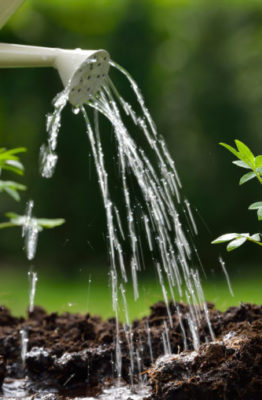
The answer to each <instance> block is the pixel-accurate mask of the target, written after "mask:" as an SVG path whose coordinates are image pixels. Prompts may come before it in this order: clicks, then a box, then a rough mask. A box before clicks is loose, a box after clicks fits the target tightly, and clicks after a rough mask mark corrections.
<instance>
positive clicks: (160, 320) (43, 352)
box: [0, 302, 262, 400]
mask: <svg viewBox="0 0 262 400" xmlns="http://www.w3.org/2000/svg"><path fill="white" fill-rule="evenodd" d="M169 306H170V311H171V315H172V327H171V326H170V321H169V318H168V315H167V310H166V306H165V304H164V303H163V302H159V303H157V304H155V305H153V306H152V307H151V313H150V315H149V316H148V317H146V318H143V319H141V320H136V321H134V323H133V324H132V334H131V327H129V326H123V325H121V324H120V327H119V331H120V342H121V356H122V377H123V381H124V382H126V383H130V381H131V375H130V368H131V367H132V368H133V371H134V375H133V377H132V379H134V381H138V380H139V377H141V376H143V377H145V375H146V374H148V375H149V379H150V382H151V385H152V388H153V394H152V399H159V400H160V399H161V400H165V399H168V400H171V399H173V398H175V399H189V398H190V399H191V398H198V399H202V398H203V399H208V400H212V399H220V398H221V399H231V398H237V399H238V400H240V399H248V400H253V399H254V400H255V399H258V398H261V393H262V388H261V367H262V366H261V357H259V354H261V353H262V352H261V350H262V349H261V340H262V332H261V324H262V307H261V306H257V305H250V304H242V305H241V306H240V307H231V308H229V309H228V310H227V311H226V312H220V311H218V310H216V309H215V307H214V306H213V305H212V304H208V311H209V315H210V320H211V323H212V326H213V330H214V333H215V335H216V338H217V341H216V342H215V343H211V344H209V345H207V344H204V343H206V340H207V339H209V340H210V339H211V338H210V335H209V329H208V326H207V323H206V319H205V314H204V312H203V311H201V310H200V317H201V318H200V319H201V325H200V328H199V336H200V341H201V343H202V345H201V347H200V349H199V352H197V353H196V354H195V353H194V352H183V350H184V340H183V335H182V332H181V327H180V326H181V325H180V323H179V318H178V313H177V311H178V309H179V312H180V320H181V321H182V324H183V326H184V330H185V333H186V337H187V346H188V349H189V350H193V343H192V339H191V334H190V328H189V326H188V322H187V314H188V313H189V308H188V306H186V305H185V304H182V303H179V304H173V303H170V305H169ZM165 325H166V326H168V328H169V333H168V334H169V340H170V347H171V351H172V353H173V354H175V356H172V357H171V358H167V359H164V360H160V361H159V360H157V359H158V358H159V357H160V356H162V355H163V354H164V344H163V333H165V334H166V328H165ZM21 331H24V332H27V335H28V344H27V353H26V357H25V360H24V363H23V362H22V359H21ZM229 332H233V334H232V335H233V336H232V338H234V339H232V340H233V342H234V345H233V344H232V346H231V344H230V343H229V341H230V340H231V339H225V338H224V339H223V337H224V336H225V335H227V334H228V333H229ZM115 333H116V321H115V319H114V318H111V319H109V320H107V321H104V320H102V319H101V318H100V317H97V316H91V315H90V314H86V315H80V314H69V313H64V314H62V315H58V314H57V313H51V314H48V313H47V312H46V311H45V310H44V309H43V308H41V307H35V309H34V312H32V313H29V314H28V316H27V318H26V319H23V318H15V317H13V316H12V315H11V314H10V312H9V311H8V310H7V309H6V308H5V307H0V386H1V384H2V381H3V379H4V377H5V376H6V377H9V378H10V377H11V378H18V377H22V376H24V375H25V374H26V376H28V377H29V378H30V380H31V381H33V382H37V383H38V384H39V382H44V383H46V382H48V384H49V385H50V386H52V387H55V388H56V390H57V391H58V393H60V394H61V393H62V394H63V393H65V392H66V393H67V394H68V393H69V391H70V390H73V391H75V390H76V388H77V390H78V392H77V396H79V393H80V392H81V390H83V393H84V394H85V395H87V393H88V395H92V396H94V395H97V393H99V392H100V391H101V388H102V386H104V385H105V384H108V385H110V383H111V382H112V380H113V379H114V378H115V377H116V370H115V366H116V363H115V343H116V338H115ZM230 334H231V333H230ZM237 341H239V342H238V347H237V345H236V342H237ZM130 345H131V349H132V351H131V352H130ZM230 346H231V347H230ZM178 354H180V355H178ZM156 360H157V361H156ZM155 361H156V364H155V365H154V366H153V367H152V365H153V364H154V362H155ZM244 371H245V372H244ZM237 388H239V390H238V391H237ZM251 389H252V390H253V391H252V390H251ZM258 390H259V392H258ZM247 391H250V393H253V394H252V396H253V397H245V396H246V392H247ZM193 392H194V394H192V393H193ZM207 393H208V395H207ZM228 393H230V396H231V393H233V394H234V396H233V397H228V396H229V395H228ZM256 393H260V397H256ZM179 396H180V397H179ZM183 396H184V397H183ZM201 396H202V397H201ZM208 396H209V397H208ZM219 396H220V397H219ZM221 396H222V397H221ZM223 396H224V397H223ZM241 396H242V397H241Z"/></svg>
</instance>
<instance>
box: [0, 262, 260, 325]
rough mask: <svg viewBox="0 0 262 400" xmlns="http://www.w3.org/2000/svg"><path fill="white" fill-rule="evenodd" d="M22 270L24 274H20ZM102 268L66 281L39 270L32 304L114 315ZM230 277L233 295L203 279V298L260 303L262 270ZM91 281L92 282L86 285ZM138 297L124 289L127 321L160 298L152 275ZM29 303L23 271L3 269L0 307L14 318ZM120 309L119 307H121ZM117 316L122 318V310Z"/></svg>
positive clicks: (218, 282) (220, 282)
mask: <svg viewBox="0 0 262 400" xmlns="http://www.w3.org/2000/svg"><path fill="white" fill-rule="evenodd" d="M23 270H24V271H23ZM103 271H105V269H101V268H100V269H98V268H96V269H95V270H93V271H91V272H90V273H83V274H81V273H79V274H78V275H77V276H75V278H72V277H71V278H66V277H65V276H63V275H61V272H60V273H58V272H56V271H55V270H54V271H52V272H51V271H50V272H49V273H48V272H47V271H43V270H41V271H40V272H39V274H38V276H39V280H38V282H37V291H36V298H35V304H38V305H41V306H43V307H45V308H46V309H47V310H48V311H50V312H51V311H58V312H60V313H61V312H65V311H70V312H81V313H87V312H90V313H92V314H99V315H101V316H102V317H104V318H107V317H110V316H112V315H113V312H112V305H111V289H110V285H109V278H108V275H107V274H106V273H103ZM245 271H246V270H243V271H242V272H241V273H238V274H236V273H234V274H232V276H231V283H232V287H233V290H234V293H235V296H234V297H232V296H231V295H230V293H229V290H228V287H227V284H226V281H225V279H221V276H220V278H219V279H209V280H207V281H205V280H203V282H202V283H203V287H204V292H205V296H206V299H207V300H208V301H211V302H214V303H215V304H216V307H217V308H218V309H221V310H224V309H226V308H227V307H229V306H232V305H239V303H240V302H251V303H256V304H261V303H262V291H261V280H262V279H261V278H262V271H257V270H256V269H249V273H247V272H245ZM90 278H91V282H89V280H90ZM139 288H140V298H139V300H138V301H137V302H135V301H134V299H133V291H132V286H131V284H129V285H128V286H127V291H126V296H127V300H128V306H129V315H130V319H135V318H141V317H143V316H144V315H146V314H148V312H149V307H150V305H152V304H153V303H155V302H157V301H158V300H161V299H162V292H161V288H160V287H159V284H158V282H157V280H156V278H155V275H153V276H148V275H147V276H145V277H143V278H142V279H141V281H140V284H139ZM28 303H29V283H28V279H27V274H26V272H25V268H23V269H2V270H1V280H0V304H4V305H5V306H7V307H8V308H10V309H11V310H12V312H13V313H14V314H15V315H24V314H25V310H26V309H27V307H28ZM120 308H121V307H120ZM120 316H121V318H122V319H124V313H123V310H120Z"/></svg>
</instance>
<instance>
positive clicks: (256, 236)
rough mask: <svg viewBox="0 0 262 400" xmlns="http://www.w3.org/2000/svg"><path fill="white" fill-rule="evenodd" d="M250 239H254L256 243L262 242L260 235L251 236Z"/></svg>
mask: <svg viewBox="0 0 262 400" xmlns="http://www.w3.org/2000/svg"><path fill="white" fill-rule="evenodd" d="M250 239H253V240H255V241H256V242H260V241H261V237H260V233H254V235H252V236H250Z"/></svg>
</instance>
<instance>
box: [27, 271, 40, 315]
mask: <svg viewBox="0 0 262 400" xmlns="http://www.w3.org/2000/svg"><path fill="white" fill-rule="evenodd" d="M28 278H29V283H30V292H29V312H30V313H31V312H33V311H34V304H35V293H36V284H37V281H38V276H37V272H32V271H29V272H28Z"/></svg>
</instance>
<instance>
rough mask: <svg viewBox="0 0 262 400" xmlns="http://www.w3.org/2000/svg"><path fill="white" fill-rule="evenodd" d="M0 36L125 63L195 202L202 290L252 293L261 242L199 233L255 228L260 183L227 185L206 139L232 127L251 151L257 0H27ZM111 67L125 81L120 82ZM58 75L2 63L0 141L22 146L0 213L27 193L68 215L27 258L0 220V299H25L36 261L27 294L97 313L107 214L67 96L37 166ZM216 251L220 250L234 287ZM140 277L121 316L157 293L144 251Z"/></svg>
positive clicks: (257, 128) (39, 207) (218, 151)
mask: <svg viewBox="0 0 262 400" xmlns="http://www.w3.org/2000/svg"><path fill="white" fill-rule="evenodd" d="M0 36H1V39H0V40H1V41H2V42H10V43H20V44H31V45H41V46H51V47H62V48H76V47H81V48H86V49H92V48H93V49H97V48H105V49H107V50H108V51H109V53H110V54H111V57H112V59H113V60H115V61H116V62H118V63H119V64H121V65H122V66H124V67H125V68H126V69H128V70H129V72H130V73H131V74H132V75H133V77H134V78H135V79H136V81H137V82H138V84H139V86H140V87H141V89H142V91H143V93H144V96H145V99H146V103H147V105H148V107H149V109H150V110H151V112H152V115H153V117H154V120H155V122H156V124H157V126H158V129H159V132H161V133H162V134H163V136H164V137H165V139H166V141H167V143H168V147H169V149H170V152H171V154H172V156H173V157H174V159H175V162H176V166H177V169H178V172H179V174H180V177H181V179H182V183H183V191H184V194H185V196H186V197H187V198H188V199H189V200H190V203H191V206H192V209H193V211H194V215H195V218H196V221H197V224H198V227H199V232H200V233H199V237H198V239H197V243H196V244H197V247H198V249H199V254H200V257H201V259H202V262H203V265H204V268H205V270H206V273H207V276H208V280H205V281H204V287H205V290H206V296H207V299H208V300H211V301H215V302H216V304H217V305H218V307H220V308H225V307H226V306H228V305H230V304H238V303H239V301H254V302H257V303H261V300H262V293H261V284H260V283H261V279H262V270H261V250H260V249H259V248H256V247H255V246H252V245H246V246H244V247H243V248H241V249H239V250H238V251H236V252H233V253H232V254H230V255H227V254H226V252H225V250H224V248H223V247H218V246H216V247H215V246H214V247H213V246H211V244H210V242H211V240H212V239H214V238H215V237H217V236H218V235H220V234H222V233H226V232H252V233H254V232H259V231H260V225H259V223H258V222H257V220H256V216H255V214H254V213H253V212H250V211H248V210H247V207H248V205H249V204H250V203H252V202H254V201H259V200H260V191H259V186H258V184H257V183H256V182H253V181H252V182H249V183H247V184H246V185H244V186H243V187H239V186H238V180H239V178H240V176H241V171H240V170H239V169H238V168H237V167H235V166H233V164H232V163H231V161H232V157H231V156H230V154H229V153H227V152H226V151H225V150H224V149H222V148H220V146H219V145H218V143H219V142H220V141H223V142H226V143H232V142H233V140H234V139H236V138H237V139H240V140H242V141H244V142H245V143H246V144H247V145H248V146H249V147H251V149H253V151H254V152H255V153H256V154H261V153H262V136H261V127H262V111H261V110H262V74H261V71H262V51H261V48H262V3H261V1H258V0H249V1H247V0H245V1H244V0H243V1H241V0H227V1H221V0H220V1H210V0H206V1H204V0H199V1H198V2H197V3H196V2H195V1H194V0H180V1H179V0H63V1H62V0H26V2H25V3H24V5H23V6H22V7H21V8H20V10H19V11H18V12H17V13H16V15H15V16H14V17H13V18H12V19H11V20H10V21H9V23H8V24H7V25H6V26H5V27H4V28H3V29H2V30H1V32H0ZM114 81H115V83H116V85H117V86H118V87H119V88H120V89H121V92H122V93H125V90H126V88H125V86H124V84H123V83H122V82H117V79H116V78H114ZM61 89H62V85H61V82H60V79H59V77H58V74H57V72H56V71H55V70H52V69H31V70H27V69H21V70H4V69H2V70H0V145H1V146H5V147H16V146H25V147H27V148H28V152H27V153H26V154H25V155H23V156H22V159H23V162H24V164H25V166H26V174H25V177H24V178H22V179H20V181H21V182H23V183H25V184H26V185H27V186H28V191H27V192H26V193H25V194H23V197H22V201H21V203H19V204H16V203H15V202H14V201H12V200H10V199H9V198H8V197H7V196H6V195H4V194H2V195H1V198H0V215H1V216H2V215H3V214H4V212H7V211H15V212H23V211H24V208H25V203H26V201H27V200H28V199H31V198H32V199H34V200H35V204H36V205H35V214H36V215H37V216H39V217H41V216H42V217H46V218H53V217H54V218H55V217H63V218H65V219H66V221H67V223H66V224H65V225H64V226H63V227H61V228H58V229H56V230H54V231H48V232H43V233H41V235H40V240H39V246H38V253H37V256H36V258H35V260H34V262H33V264H31V263H29V262H27V261H26V258H25V255H24V252H23V251H22V247H23V243H22V239H21V235H20V232H19V231H18V230H17V231H16V230H9V231H7V230H6V231H2V232H1V234H0V254H1V258H0V303H4V304H6V305H8V306H10V307H11V308H12V309H13V310H14V312H16V313H22V312H23V311H24V309H25V307H26V305H27V304H28V282H27V271H28V270H29V269H30V268H31V269H34V270H35V271H37V272H38V273H39V282H38V291H37V296H36V302H37V303H40V304H42V305H44V306H46V307H47V308H48V309H49V310H59V311H62V310H68V309H69V310H72V311H77V310H79V311H86V310H87V309H88V310H90V311H91V312H97V313H100V314H102V315H104V316H108V315H110V314H111V305H110V290H109V288H108V280H109V279H108V260H107V254H106V241H105V235H106V226H105V216H104V211H103V206H102V201H101V199H100V192H99V188H98V183H97V177H96V173H95V170H94V166H93V165H92V162H90V157H89V149H88V147H87V146H88V142H87V141H86V137H85V130H84V124H83V121H82V119H81V117H80V116H75V115H73V114H72V112H71V108H70V107H69V106H68V107H67V109H66V111H65V112H64V114H63V124H62V129H61V133H60V137H59V146H58V153H59V162H58V166H57V170H56V174H55V176H54V177H53V178H52V179H51V180H44V179H42V178H40V175H39V171H38V157H39V148H40V145H41V144H42V143H43V142H44V141H45V139H46V132H45V116H46V114H47V113H48V112H50V111H52V105H51V101H52V98H53V97H54V96H55V95H56V93H57V92H58V91H60V90H61ZM127 97H128V96H127ZM105 135H110V132H108V130H107V131H105ZM108 146H110V143H109V144H108ZM7 176H8V175H6V177H7ZM3 177H4V176H3ZM12 178H13V179H14V177H12ZM115 185H116V186H117V185H119V182H118V181H115ZM219 254H220V255H222V256H223V257H224V259H225V260H226V264H227V268H228V271H229V273H230V275H231V278H232V285H233V289H234V291H235V297H234V298H232V297H230V294H229V291H228V288H227V285H226V282H225V278H224V276H223V274H222V273H221V268H220V265H219V263H218V255H219ZM90 280H91V281H92V282H91V283H90V282H89V281H90ZM141 287H142V292H143V293H144V295H142V296H141V302H140V303H138V304H133V303H132V301H131V300H130V301H131V303H132V304H131V305H130V307H131V314H132V316H133V317H134V316H137V315H142V314H143V313H145V312H146V310H147V309H148V306H149V305H150V303H152V302H154V301H157V300H158V299H159V298H161V292H160V290H159V288H158V286H157V284H156V277H155V273H154V272H152V269H151V266H150V265H148V268H147V271H146V272H145V273H144V274H143V276H142V277H141ZM128 296H129V297H130V298H132V292H131V290H130V291H129V294H128ZM143 299H144V300H143Z"/></svg>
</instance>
